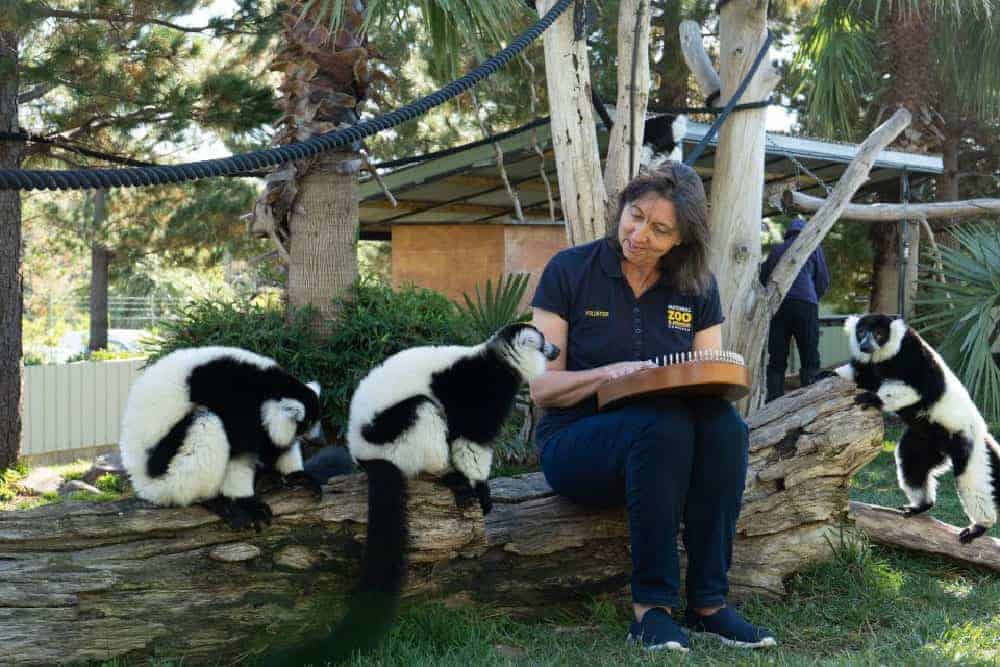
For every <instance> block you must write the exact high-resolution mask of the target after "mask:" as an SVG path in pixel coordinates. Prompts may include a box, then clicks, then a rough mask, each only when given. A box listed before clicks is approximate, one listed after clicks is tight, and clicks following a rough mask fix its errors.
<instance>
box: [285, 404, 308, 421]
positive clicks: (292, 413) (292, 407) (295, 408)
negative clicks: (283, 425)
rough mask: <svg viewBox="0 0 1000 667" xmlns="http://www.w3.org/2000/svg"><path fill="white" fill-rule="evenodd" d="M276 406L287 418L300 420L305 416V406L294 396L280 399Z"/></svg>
mask: <svg viewBox="0 0 1000 667" xmlns="http://www.w3.org/2000/svg"><path fill="white" fill-rule="evenodd" d="M278 407H279V408H280V409H281V414H283V415H284V416H285V417H287V418H288V419H292V420H294V421H297V422H300V421H302V420H303V419H305V418H306V406H304V405H302V402H301V401H297V400H295V399H294V398H283V399H281V400H280V401H279V402H278Z"/></svg>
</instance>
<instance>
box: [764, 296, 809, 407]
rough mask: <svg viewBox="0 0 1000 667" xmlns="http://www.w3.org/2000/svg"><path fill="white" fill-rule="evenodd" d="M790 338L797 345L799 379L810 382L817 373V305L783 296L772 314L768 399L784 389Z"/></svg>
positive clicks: (768, 356) (769, 340) (769, 344)
mask: <svg viewBox="0 0 1000 667" xmlns="http://www.w3.org/2000/svg"><path fill="white" fill-rule="evenodd" d="M792 338H794V339H795V344H796V345H797V346H798V348H799V363H800V364H801V368H800V369H799V381H800V383H801V385H802V386H803V387H805V386H806V385H810V384H812V383H813V382H814V381H815V379H816V374H817V373H819V364H820V360H819V306H817V305H816V304H815V303H810V302H808V301H802V300H801V299H785V300H784V301H782V302H781V306H779V307H778V312H777V313H775V314H774V317H773V318H771V328H770V329H769V330H768V334H767V401H769V402H770V401H773V400H774V399H776V398H778V397H779V396H781V395H783V394H784V393H785V369H786V368H787V367H788V349H789V347H790V346H791V343H792Z"/></svg>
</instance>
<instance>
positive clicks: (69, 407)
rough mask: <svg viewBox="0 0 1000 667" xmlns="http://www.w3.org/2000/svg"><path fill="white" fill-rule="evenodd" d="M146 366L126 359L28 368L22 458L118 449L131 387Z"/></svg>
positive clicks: (142, 361)
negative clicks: (110, 446)
mask: <svg viewBox="0 0 1000 667" xmlns="http://www.w3.org/2000/svg"><path fill="white" fill-rule="evenodd" d="M145 363H146V360H145V359H124V360H120V361H79V362H75V363H72V364H45V365H41V366H27V367H26V368H25V369H24V392H23V396H24V410H23V415H24V426H23V428H22V432H21V455H22V456H25V457H38V456H39V455H45V457H46V458H53V456H52V455H53V454H54V453H57V452H66V453H70V452H72V451H73V450H85V449H91V448H95V447H104V446H107V445H114V444H117V442H118V430H119V427H120V425H121V418H122V410H123V408H124V406H125V399H126V397H127V396H128V390H129V387H130V386H131V384H132V380H133V379H134V378H135V377H136V376H137V375H138V374H139V372H140V370H141V369H142V366H143V364H145ZM57 458H58V457H57ZM70 458H72V457H70Z"/></svg>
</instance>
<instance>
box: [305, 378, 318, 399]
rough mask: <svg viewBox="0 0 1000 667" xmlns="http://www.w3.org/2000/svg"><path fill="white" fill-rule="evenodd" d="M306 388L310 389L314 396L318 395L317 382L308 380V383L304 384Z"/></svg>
mask: <svg viewBox="0 0 1000 667" xmlns="http://www.w3.org/2000/svg"><path fill="white" fill-rule="evenodd" d="M306 386H307V387H309V388H310V389H312V390H313V393H314V394H316V396H319V395H320V387H319V382H317V381H316V380H310V381H309V382H306Z"/></svg>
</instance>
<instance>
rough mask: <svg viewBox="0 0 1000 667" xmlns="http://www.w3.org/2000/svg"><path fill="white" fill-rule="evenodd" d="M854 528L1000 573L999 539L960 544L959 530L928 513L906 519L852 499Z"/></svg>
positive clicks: (879, 539) (885, 541) (883, 541)
mask: <svg viewBox="0 0 1000 667" xmlns="http://www.w3.org/2000/svg"><path fill="white" fill-rule="evenodd" d="M850 514H851V516H852V517H853V518H854V525H855V526H857V527H858V528H860V529H861V530H863V531H864V532H865V534H866V535H868V536H869V537H870V538H871V539H872V540H873V541H875V542H878V543H880V544H891V545H893V546H897V547H903V548H905V549H913V550H915V551H922V552H924V553H930V554H937V555H939V556H947V557H948V558H953V559H955V560H957V561H961V562H963V563H969V564H971V565H978V566H979V567H988V568H991V569H993V570H998V571H1000V540H998V539H997V538H995V537H985V536H984V537H980V538H979V539H977V540H976V541H975V542H973V543H972V544H962V543H960V542H959V541H958V533H959V531H960V529H959V528H956V527H955V526H952V525H950V524H947V523H944V522H942V521H938V520H937V519H934V518H932V517H931V516H930V515H928V514H921V515H920V516H914V517H908V518H904V517H903V513H902V512H900V511H899V510H894V509H889V508H887V507H879V506H878V505H869V504H868V503H861V502H857V501H854V500H852V501H851V503H850Z"/></svg>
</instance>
